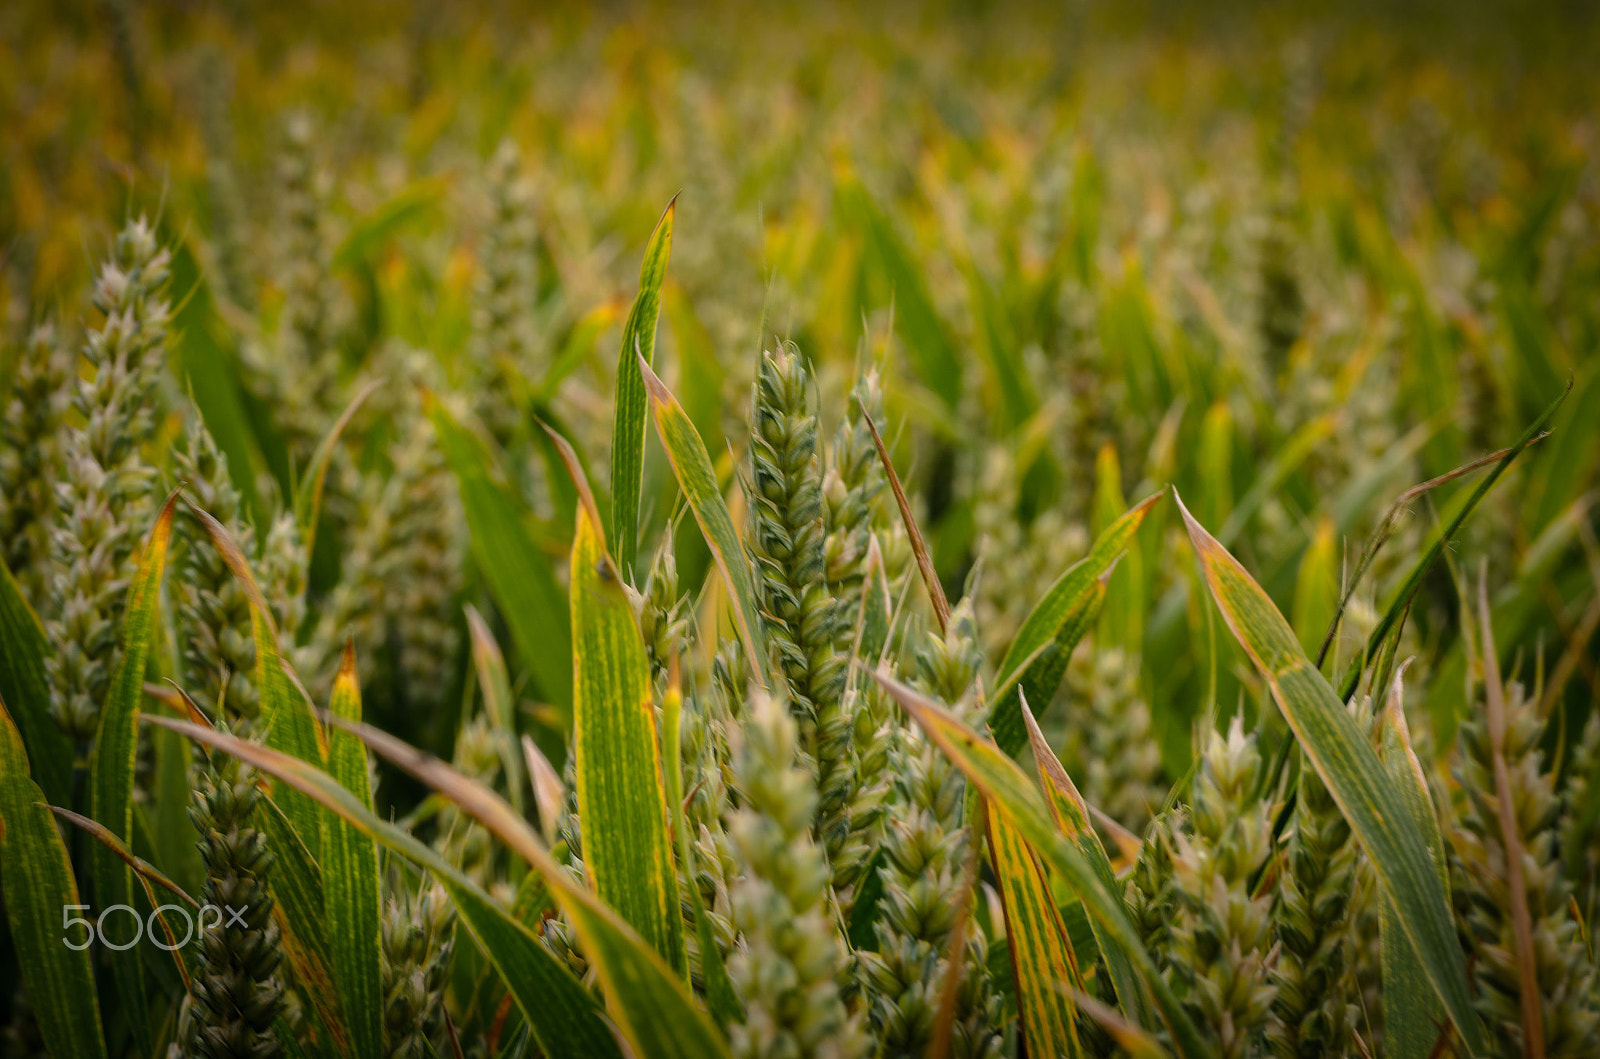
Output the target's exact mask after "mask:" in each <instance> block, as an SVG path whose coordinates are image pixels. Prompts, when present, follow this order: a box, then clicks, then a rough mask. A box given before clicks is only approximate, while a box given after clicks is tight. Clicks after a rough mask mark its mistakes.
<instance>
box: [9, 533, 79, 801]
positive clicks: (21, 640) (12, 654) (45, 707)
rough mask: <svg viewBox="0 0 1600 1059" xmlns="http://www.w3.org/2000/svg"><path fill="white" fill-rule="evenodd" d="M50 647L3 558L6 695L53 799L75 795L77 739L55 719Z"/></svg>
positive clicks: (37, 779) (38, 773)
mask: <svg viewBox="0 0 1600 1059" xmlns="http://www.w3.org/2000/svg"><path fill="white" fill-rule="evenodd" d="M49 650H50V647H49V642H48V641H47V640H45V638H44V627H43V626H42V625H40V624H39V618H38V615H36V614H35V613H34V612H33V608H32V607H30V606H28V601H27V600H25V599H23V598H22V589H21V588H20V587H19V586H18V585H17V580H16V578H14V577H12V576H11V571H10V570H8V569H7V568H6V565H5V563H3V562H0V699H4V700H5V702H6V705H7V706H8V707H9V708H10V710H11V719H12V721H13V722H14V723H15V724H16V726H17V730H18V731H19V732H21V734H22V745H23V746H24V747H25V748H26V749H27V752H28V762H29V764H30V765H32V766H33V780H34V782H35V783H37V784H38V785H39V787H40V789H41V790H43V791H44V793H45V795H46V796H47V797H48V798H49V799H50V801H51V802H52V803H53V804H57V805H64V804H66V803H68V802H70V801H72V740H71V739H70V738H68V737H67V735H66V734H65V733H64V732H62V731H61V729H60V728H59V727H57V725H56V723H55V722H54V721H52V720H51V719H50V684H49V683H48V680H47V678H46V676H45V671H44V660H45V655H46V654H47V653H48V651H49Z"/></svg>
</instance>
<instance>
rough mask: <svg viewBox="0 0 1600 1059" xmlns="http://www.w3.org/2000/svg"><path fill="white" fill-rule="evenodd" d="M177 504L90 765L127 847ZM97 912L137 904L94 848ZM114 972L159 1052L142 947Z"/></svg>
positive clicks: (114, 867) (140, 579) (119, 869)
mask: <svg viewBox="0 0 1600 1059" xmlns="http://www.w3.org/2000/svg"><path fill="white" fill-rule="evenodd" d="M177 504H178V494H177V493H173V494H172V495H171V496H169V497H168V498H167V502H166V503H165V504H163V505H162V507H161V514H160V515H158V516H157V517H156V524H155V527H154V528H153V529H152V530H151V531H150V536H149V538H148V539H146V541H145V544H144V549H143V551H142V552H141V553H140V556H139V564H138V567H137V569H136V570H135V572H134V575H133V582H132V584H131V585H129V587H128V604H127V608H126V609H125V610H124V611H123V618H122V630H121V632H120V636H121V638H122V663H121V664H120V665H119V666H118V667H117V671H116V674H115V675H114V676H113V677H112V678H111V687H110V689H109V691H108V692H107V695H106V703H105V707H104V709H103V710H102V711H101V713H100V731H99V733H98V734H97V735H96V736H95V745H94V751H93V754H92V756H91V758H90V764H89V807H90V811H89V815H90V816H92V817H94V818H95V819H96V820H98V821H100V823H102V824H104V825H105V826H106V827H107V828H108V829H109V830H110V831H111V833H112V834H114V835H116V836H117V838H118V839H120V840H121V841H122V842H123V844H124V845H126V844H128V843H129V842H131V841H132V839H133V783H134V763H135V759H136V758H137V757H138V750H139V704H140V703H141V702H142V701H143V699H144V668H145V663H146V661H148V659H149V657H150V649H151V644H152V643H153V642H154V641H155V638H156V636H157V631H158V621H157V611H158V609H159V607H160V601H161V575H162V572H163V571H164V570H165V569H166V563H167V544H168V543H169V542H170V541H171V539H172V514H173V511H174V509H175V508H176V507H177ZM89 878H90V879H91V880H92V885H93V889H94V899H95V904H96V906H97V907H99V908H101V909H105V908H109V907H111V906H112V905H117V904H123V905H132V904H133V903H134V898H133V876H132V875H131V874H130V873H129V871H128V868H127V866H126V865H124V864H123V863H122V861H121V860H119V859H118V858H117V856H116V854H114V853H112V852H111V851H110V850H108V849H105V848H104V847H100V846H96V847H94V848H93V849H91V850H90V873H89ZM111 968H112V975H113V977H114V978H115V979H116V983H117V993H118V994H119V995H120V996H121V998H122V1003H123V1007H124V1009H126V1010H127V1013H128V1021H129V1023H130V1025H131V1027H132V1029H133V1035H134V1040H135V1041H136V1042H137V1043H138V1045H139V1048H140V1050H141V1051H143V1052H144V1053H145V1054H147V1055H148V1054H149V1053H150V1051H151V1049H152V1048H153V1047H154V1041H155V1027H154V1025H153V1024H152V1023H151V1021H150V1010H149V1009H150V1004H149V1001H148V1000H147V999H146V992H145V978H144V967H143V958H142V957H141V956H140V954H139V951H138V946H134V947H132V948H129V949H124V950H122V951H120V952H113V953H112V955H111Z"/></svg>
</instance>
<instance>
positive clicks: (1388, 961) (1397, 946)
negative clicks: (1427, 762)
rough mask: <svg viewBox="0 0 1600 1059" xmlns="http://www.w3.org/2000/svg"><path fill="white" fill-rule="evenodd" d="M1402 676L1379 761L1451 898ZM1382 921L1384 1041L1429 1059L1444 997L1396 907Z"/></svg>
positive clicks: (1397, 1051) (1399, 1052) (1409, 1056)
mask: <svg viewBox="0 0 1600 1059" xmlns="http://www.w3.org/2000/svg"><path fill="white" fill-rule="evenodd" d="M1402 676H1403V672H1402V673H1400V674H1396V675H1395V679H1394V684H1393V686H1392V688H1391V689H1390V692H1389V701H1388V704H1387V706H1386V707H1385V709H1384V715H1383V718H1382V720H1381V721H1380V731H1381V733H1382V738H1381V741H1380V743H1379V745H1378V757H1379V759H1380V760H1382V762H1383V766H1384V768H1385V769H1387V770H1388V773H1389V777H1390V779H1391V780H1392V782H1393V783H1394V786H1395V790H1396V791H1398V792H1399V794H1400V797H1401V799H1402V800H1403V801H1404V802H1405V804H1406V809H1407V810H1408V811H1409V812H1410V814H1411V818H1412V820H1414V821H1416V824H1417V827H1418V828H1419V829H1420V830H1421V831H1422V837H1423V839H1424V841H1426V842H1427V843H1428V853H1429V854H1430V855H1431V857H1432V860H1433V867H1434V870H1435V872H1437V873H1438V876H1439V885H1441V886H1443V887H1444V888H1445V896H1446V897H1447V898H1448V897H1449V893H1450V871H1449V868H1448V867H1447V866H1446V863H1445V854H1444V838H1443V836H1441V835H1440V834H1439V818H1438V815H1437V814H1436V813H1435V812H1434V809H1433V799H1432V798H1431V797H1430V796H1429V794H1428V781H1427V778H1426V776H1424V774H1423V772H1422V763H1421V762H1420V761H1418V760H1417V755H1416V751H1414V750H1413V749H1412V747H1411V733H1410V731H1409V729H1408V728H1407V727H1406V715H1405V710H1404V708H1403V707H1402V706H1401V702H1400V694H1401V690H1400V689H1401V678H1402ZM1379 915H1380V919H1379V923H1378V932H1379V942H1380V944H1381V946H1382V963H1383V976H1382V981H1383V1034H1384V1041H1385V1043H1386V1044H1387V1046H1388V1049H1389V1054H1390V1055H1392V1056H1393V1057H1394V1059H1428V1057H1429V1056H1431V1055H1432V1054H1433V1049H1434V1047H1435V1046H1436V1045H1437V1043H1438V1040H1439V1027H1440V1026H1442V1025H1444V1023H1445V1020H1446V1015H1445V1010H1444V1006H1443V1005H1442V1004H1441V1003H1440V1002H1439V995H1438V994H1437V993H1435V992H1434V991H1433V990H1432V989H1431V988H1429V986H1428V975H1427V972H1426V971H1425V970H1424V969H1423V966H1422V961H1421V960H1419V959H1418V958H1417V953H1416V950H1415V949H1413V948H1412V947H1411V941H1410V939H1408V938H1407V937H1406V932H1405V930H1404V929H1402V928H1401V926H1400V923H1399V918H1398V913H1397V912H1396V911H1395V907H1394V904H1393V902H1391V901H1387V900H1386V901H1384V902H1383V904H1382V906H1381V907H1380V908H1379Z"/></svg>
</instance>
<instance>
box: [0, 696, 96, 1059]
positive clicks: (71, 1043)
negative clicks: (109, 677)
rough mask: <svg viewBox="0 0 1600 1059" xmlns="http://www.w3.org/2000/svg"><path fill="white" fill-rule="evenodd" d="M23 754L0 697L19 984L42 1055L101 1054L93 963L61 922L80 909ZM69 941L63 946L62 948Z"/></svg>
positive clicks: (78, 1057) (0, 876) (0, 798)
mask: <svg viewBox="0 0 1600 1059" xmlns="http://www.w3.org/2000/svg"><path fill="white" fill-rule="evenodd" d="M28 771H29V770H28V755H27V752H26V750H24V749H23V745H22V733H21V732H20V731H18V729H17V726H16V724H15V722H13V721H12V719H11V714H10V712H9V711H8V710H7V708H6V703H5V700H4V698H3V697H0V889H3V890H4V892H5V898H6V899H5V906H6V920H7V922H8V923H9V924H10V927H11V944H12V946H13V947H14V948H15V949H16V953H17V964H18V966H19V967H20V968H21V970H22V985H23V988H25V989H26V990H27V993H28V1000H29V1002H30V1003H31V1004H32V1006H33V1016H34V1019H35V1021H36V1022H37V1023H38V1026H39V1033H40V1035H41V1036H42V1037H43V1038H44V1044H45V1049H46V1051H48V1052H49V1054H51V1055H55V1056H61V1057H62V1059H99V1057H103V1056H104V1055H105V1054H106V1045H105V1038H104V1037H103V1036H102V1035H101V1030H100V1004H99V1002H98V1001H97V1000H96V998H95V989H94V963H93V959H92V956H91V952H90V948H89V946H88V945H82V948H77V947H76V946H78V945H81V944H82V943H83V942H84V941H85V940H86V939H85V936H84V934H83V930H84V928H83V927H72V928H71V929H70V930H69V929H67V925H66V923H65V922H64V917H69V916H71V915H72V914H73V910H74V909H76V910H77V911H78V912H80V913H81V912H83V911H87V909H86V906H84V904H83V902H82V901H80V900H79V898H78V884H77V882H76V881H75V880H74V879H73V877H72V864H71V863H70V862H69V861H68V860H67V847H66V845H65V843H63V842H62V841H61V833H60V832H59V831H57V830H56V823H55V819H54V818H53V817H52V816H51V815H50V810H49V809H48V808H46V807H45V804H44V801H45V798H44V792H43V791H41V790H40V789H39V785H38V784H37V783H35V782H34V781H33V780H32V779H31V778H30V777H29V774H28ZM69 943H70V944H69Z"/></svg>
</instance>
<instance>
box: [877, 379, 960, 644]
mask: <svg viewBox="0 0 1600 1059" xmlns="http://www.w3.org/2000/svg"><path fill="white" fill-rule="evenodd" d="M861 418H862V419H864V420H865V421H866V424H867V429H868V430H870V431H872V443H873V444H874V445H876V446H877V447H878V459H879V460H880V461H881V462H882V463H883V472H884V474H885V475H887V476H888V479H889V488H890V489H892V490H894V502H895V503H896V504H898V505H900V519H901V521H903V522H904V523H905V524H906V536H908V537H910V538H911V550H912V552H913V553H914V554H915V555H916V557H917V569H918V570H920V571H921V572H922V583H923V584H925V585H927V586H928V598H929V599H931V600H932V601H933V614H934V617H935V618H937V619H938V620H939V635H940V636H943V635H944V634H945V632H946V630H948V629H949V628H950V601H949V600H948V599H946V598H945V595H944V586H943V585H941V584H940V583H939V575H938V573H937V572H936V571H935V570H934V569H933V560H932V559H931V558H929V557H928V544H927V542H926V541H924V540H923V539H922V530H920V529H918V528H917V520H916V518H915V517H914V516H913V515H912V514H911V502H910V501H909V500H907V499H906V491H905V489H903V488H901V485H900V476H899V475H898V474H896V473H895V470H894V461H893V460H891V459H889V449H888V448H887V447H886V446H885V445H884V443H883V435H881V434H879V433H878V424H876V423H874V422H873V421H872V416H871V415H870V414H868V412H867V410H866V409H865V408H863V409H861Z"/></svg>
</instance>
